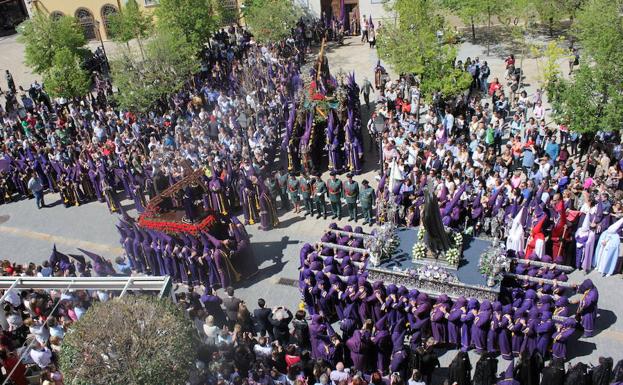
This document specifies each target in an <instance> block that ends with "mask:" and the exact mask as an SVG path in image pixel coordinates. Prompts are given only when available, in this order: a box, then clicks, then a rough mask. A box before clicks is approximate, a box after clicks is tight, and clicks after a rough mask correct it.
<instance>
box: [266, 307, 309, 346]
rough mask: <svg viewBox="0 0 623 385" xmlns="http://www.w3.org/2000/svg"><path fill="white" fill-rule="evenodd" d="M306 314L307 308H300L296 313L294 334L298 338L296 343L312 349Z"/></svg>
mask: <svg viewBox="0 0 623 385" xmlns="http://www.w3.org/2000/svg"><path fill="white" fill-rule="evenodd" d="M306 315H307V313H305V310H298V311H297V312H296V313H295V314H294V320H292V327H293V328H294V333H293V334H294V337H295V338H296V343H297V344H298V345H299V346H300V347H301V349H311V344H310V341H311V340H310V335H309V324H308V323H307V320H306V319H305V316H306ZM271 334H272V330H271Z"/></svg>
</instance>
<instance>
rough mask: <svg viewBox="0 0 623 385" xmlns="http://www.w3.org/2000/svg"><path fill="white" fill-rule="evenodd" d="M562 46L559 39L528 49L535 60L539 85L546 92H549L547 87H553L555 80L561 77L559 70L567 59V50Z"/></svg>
mask: <svg viewBox="0 0 623 385" xmlns="http://www.w3.org/2000/svg"><path fill="white" fill-rule="evenodd" d="M563 44H565V42H564V39H563V38H562V37H561V38H559V39H558V40H552V41H550V42H548V43H547V44H543V45H539V46H537V45H533V46H532V47H530V50H531V52H532V56H533V57H535V58H536V65H537V70H538V75H539V83H540V84H541V88H542V89H544V90H545V91H546V92H549V87H550V86H552V85H555V82H556V81H557V79H558V78H560V77H561V76H562V71H561V69H560V68H561V64H562V62H563V61H564V60H565V59H566V60H568V59H569V54H568V50H567V49H565V48H563Z"/></svg>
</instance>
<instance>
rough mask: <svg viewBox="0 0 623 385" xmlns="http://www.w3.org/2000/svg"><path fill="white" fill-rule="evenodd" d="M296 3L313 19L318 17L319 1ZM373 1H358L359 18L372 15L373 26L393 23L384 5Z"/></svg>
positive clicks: (392, 17) (310, 0)
mask: <svg viewBox="0 0 623 385" xmlns="http://www.w3.org/2000/svg"><path fill="white" fill-rule="evenodd" d="M295 1H296V2H298V3H299V4H300V5H301V6H302V7H303V9H305V10H307V11H309V12H310V14H311V15H313V16H314V17H320V12H321V7H320V0H295ZM372 1H373V0H359V14H360V15H361V16H363V15H366V18H368V17H369V16H370V15H372V21H373V22H374V25H375V26H377V25H378V21H379V20H383V23H386V22H390V21H391V22H393V20H394V16H393V15H391V14H389V13H388V12H387V11H385V3H378V0H374V1H375V2H377V3H376V4H372Z"/></svg>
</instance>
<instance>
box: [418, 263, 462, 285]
mask: <svg viewBox="0 0 623 385" xmlns="http://www.w3.org/2000/svg"><path fill="white" fill-rule="evenodd" d="M409 275H410V276H411V277H413V278H416V279H428V280H433V281H438V282H447V283H449V282H459V279H458V277H457V276H456V275H454V274H452V273H450V272H448V271H447V270H446V269H444V268H443V267H441V266H439V265H438V264H436V263H430V264H427V265H421V266H419V267H418V268H417V269H413V270H409Z"/></svg>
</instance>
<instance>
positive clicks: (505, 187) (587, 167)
mask: <svg viewBox="0 0 623 385" xmlns="http://www.w3.org/2000/svg"><path fill="white" fill-rule="evenodd" d="M514 64H515V61H514V58H512V57H509V58H508V59H507V61H506V65H507V71H506V75H505V76H506V77H505V80H506V81H507V82H506V84H504V83H502V82H500V80H499V78H497V77H494V78H493V80H491V81H490V80H489V77H490V69H489V67H488V65H487V62H481V61H480V60H479V58H475V59H473V60H472V59H470V58H467V59H466V60H465V62H464V63H461V62H457V66H461V68H464V69H465V70H466V71H467V72H469V73H470V74H471V75H472V76H473V82H472V86H471V88H470V90H469V91H468V92H466V94H465V95H463V96H461V97H458V98H456V100H443V99H442V98H436V99H435V100H434V102H433V103H431V104H430V105H427V106H420V104H419V92H420V91H419V89H418V83H417V79H416V78H414V77H412V76H407V75H405V76H401V77H400V78H398V79H395V80H393V81H392V80H390V79H388V78H387V76H385V75H383V76H378V77H377V78H376V79H375V80H376V82H375V83H376V84H375V86H376V88H377V89H378V105H379V108H378V114H379V115H380V116H382V117H383V120H384V122H385V127H384V130H383V131H382V133H380V134H377V133H376V131H374V130H373V129H370V131H371V134H374V135H376V137H377V140H378V141H379V142H380V145H379V146H378V148H380V149H382V150H379V152H380V153H379V156H380V157H381V158H382V162H383V165H384V167H383V172H382V174H381V180H380V183H379V190H378V191H377V202H379V205H378V207H379V210H377V211H378V212H377V215H378V217H379V220H380V221H386V220H387V218H385V212H384V210H382V209H380V208H383V207H387V204H386V202H388V200H390V199H392V200H395V202H396V203H397V204H398V205H399V207H400V210H399V213H398V218H396V220H397V221H398V223H400V224H402V225H406V226H418V225H419V223H420V208H421V206H422V202H423V199H424V198H423V196H424V190H425V187H426V186H427V185H428V184H429V183H432V184H433V185H434V186H435V187H436V194H437V197H438V200H439V206H440V209H441V212H442V216H443V222H444V225H445V226H448V227H451V228H453V229H455V230H460V231H463V232H467V233H471V234H475V235H480V236H491V237H494V238H498V239H506V238H509V239H511V241H512V242H509V247H511V248H512V249H513V250H515V251H516V252H517V253H519V254H522V255H523V256H525V257H526V258H528V257H531V254H532V253H535V254H536V255H537V257H538V258H539V259H540V258H542V257H543V256H545V255H549V256H551V257H552V258H553V261H554V262H555V263H558V264H566V265H569V266H573V267H576V268H577V269H582V270H584V271H586V272H588V271H591V270H592V269H597V270H598V271H599V272H600V273H602V274H604V275H612V274H615V273H620V272H621V270H622V268H623V263H622V261H623V260H622V259H621V258H620V248H619V243H620V235H621V225H622V224H623V206H622V203H621V202H622V201H623V141H622V137H621V135H620V133H619V131H617V130H613V131H611V132H599V133H597V134H595V135H592V134H581V135H580V134H578V133H576V132H570V131H569V129H568V128H567V127H566V126H565V124H564V123H561V124H557V123H555V122H554V121H548V116H546V115H545V110H544V105H543V95H542V92H541V91H540V90H537V92H536V93H535V94H534V95H532V96H531V97H528V95H527V92H526V90H525V89H524V88H522V84H523V80H522V79H523V78H522V76H523V75H522V72H521V70H520V69H519V68H515V67H514ZM376 70H377V72H378V73H379V74H384V73H385V72H384V71H383V69H382V67H381V68H379V67H377V69H376ZM420 113H421V114H422V116H421V117H420V116H419V115H420ZM375 118H376V117H374V116H373V117H372V118H371V120H370V123H369V126H368V127H369V128H370V127H372V126H373V125H374V119H375ZM526 238H527V239H526ZM510 243H512V246H511V245H510Z"/></svg>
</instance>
